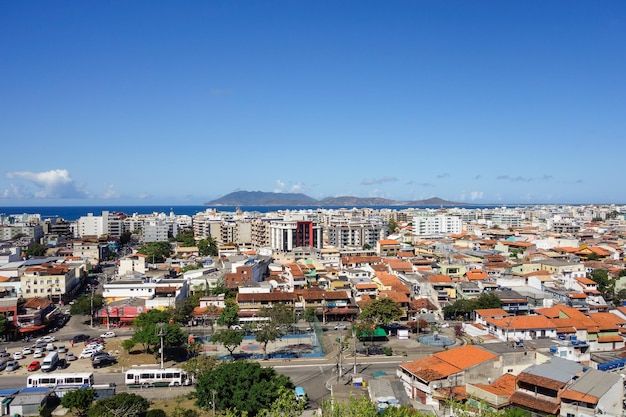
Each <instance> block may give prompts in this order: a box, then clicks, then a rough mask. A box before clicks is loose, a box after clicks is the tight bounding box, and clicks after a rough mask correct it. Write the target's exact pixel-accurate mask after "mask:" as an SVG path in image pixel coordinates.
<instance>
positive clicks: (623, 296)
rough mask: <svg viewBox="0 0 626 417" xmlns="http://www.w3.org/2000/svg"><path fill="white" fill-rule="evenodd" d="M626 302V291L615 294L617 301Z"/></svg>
mask: <svg viewBox="0 0 626 417" xmlns="http://www.w3.org/2000/svg"><path fill="white" fill-rule="evenodd" d="M624 300H626V289H623V288H622V289H621V290H619V291H618V292H617V293H616V294H615V301H617V302H618V303H620V302H622V301H624Z"/></svg>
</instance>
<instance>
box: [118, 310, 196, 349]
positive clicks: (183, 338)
mask: <svg viewBox="0 0 626 417" xmlns="http://www.w3.org/2000/svg"><path fill="white" fill-rule="evenodd" d="M133 329H134V330H135V333H134V334H133V336H132V337H131V338H130V339H127V340H124V341H123V342H122V347H123V348H124V349H126V350H130V349H131V348H132V347H133V346H135V345H136V344H141V345H142V346H143V350H144V352H157V351H158V349H159V348H160V345H161V338H160V337H159V332H160V331H162V332H163V348H164V351H165V352H167V351H168V349H172V348H177V347H181V346H183V345H184V344H185V343H186V342H187V335H186V334H185V333H184V332H183V331H182V329H181V327H180V326H179V325H178V324H175V323H174V322H173V321H171V320H170V317H169V313H168V312H167V311H163V310H156V309H152V310H148V311H147V312H145V313H141V314H140V315H139V316H137V317H136V318H135V320H133ZM165 352H164V353H165Z"/></svg>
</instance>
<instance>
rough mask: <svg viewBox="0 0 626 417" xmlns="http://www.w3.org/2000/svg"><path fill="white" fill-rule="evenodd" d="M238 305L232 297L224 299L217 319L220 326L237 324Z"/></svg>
mask: <svg viewBox="0 0 626 417" xmlns="http://www.w3.org/2000/svg"><path fill="white" fill-rule="evenodd" d="M238 313H239V305H237V303H236V302H235V300H234V299H231V298H229V299H227V300H225V301H224V308H223V309H222V314H220V316H219V317H218V319H217V324H219V325H221V326H228V327H230V326H232V325H234V324H239V314H238Z"/></svg>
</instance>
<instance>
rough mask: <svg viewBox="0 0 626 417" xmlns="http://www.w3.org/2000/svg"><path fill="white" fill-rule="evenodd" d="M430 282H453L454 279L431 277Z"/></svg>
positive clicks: (445, 276)
mask: <svg viewBox="0 0 626 417" xmlns="http://www.w3.org/2000/svg"><path fill="white" fill-rule="evenodd" d="M428 280H429V281H430V282H452V277H451V276H449V275H431V276H429V277H428Z"/></svg>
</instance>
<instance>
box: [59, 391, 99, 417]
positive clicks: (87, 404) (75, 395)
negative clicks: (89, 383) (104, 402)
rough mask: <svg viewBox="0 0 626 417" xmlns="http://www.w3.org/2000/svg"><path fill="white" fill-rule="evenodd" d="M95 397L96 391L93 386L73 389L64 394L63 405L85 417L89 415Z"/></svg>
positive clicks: (80, 416) (79, 416)
mask: <svg viewBox="0 0 626 417" xmlns="http://www.w3.org/2000/svg"><path fill="white" fill-rule="evenodd" d="M95 398H96V391H95V390H94V389H92V388H87V389H76V390H71V391H67V392H66V393H65V394H64V395H63V398H61V405H62V406H63V407H65V408H67V409H68V410H70V411H71V412H73V413H74V414H76V415H77V416H78V417H84V416H86V415H87V412H88V411H89V408H91V404H92V403H93V400H95Z"/></svg>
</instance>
